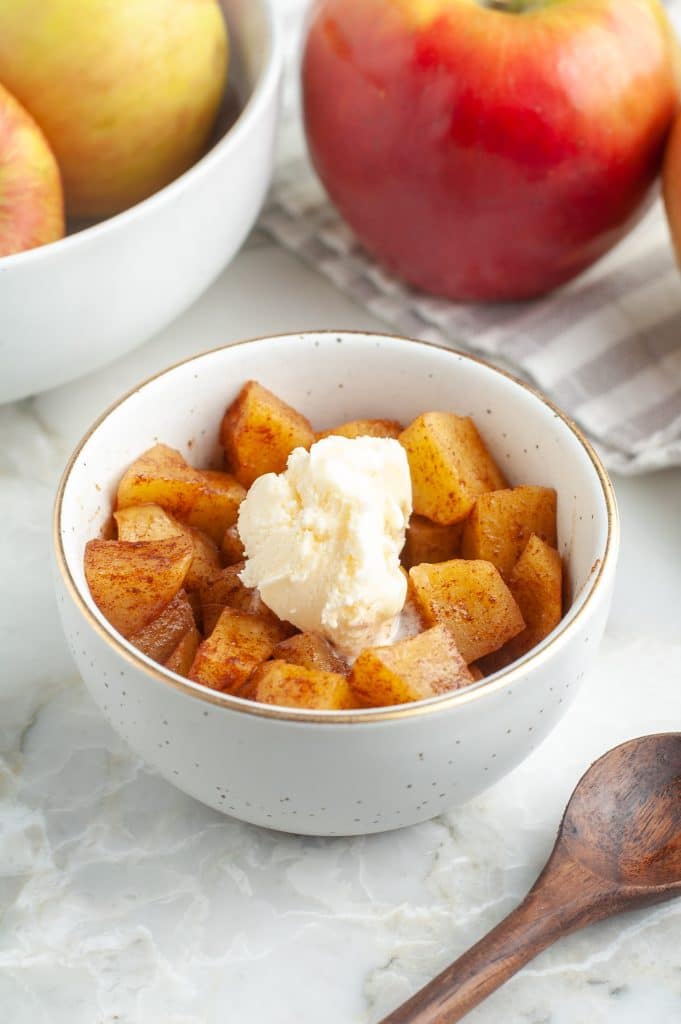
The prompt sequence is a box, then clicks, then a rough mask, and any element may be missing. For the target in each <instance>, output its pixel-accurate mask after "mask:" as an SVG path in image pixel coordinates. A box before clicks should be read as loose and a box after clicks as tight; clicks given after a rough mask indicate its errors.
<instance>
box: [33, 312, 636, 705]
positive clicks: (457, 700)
mask: <svg viewBox="0 0 681 1024" xmlns="http://www.w3.org/2000/svg"><path fill="white" fill-rule="evenodd" d="M319 335H324V336H327V335H333V336H338V335H343V336H348V335H349V336H362V337H371V338H385V339H389V340H391V341H397V342H404V343H405V344H410V345H425V346H426V347H428V348H435V349H438V350H439V351H441V352H446V353H448V354H449V355H452V356H453V357H457V358H459V359H465V360H467V361H468V362H471V363H477V364H478V365H480V366H484V367H485V368H486V369H488V370H491V371H492V372H493V373H497V374H499V375H500V376H501V377H505V378H506V379H507V380H510V381H512V383H514V384H517V385H518V386H519V387H521V388H523V390H525V391H527V392H528V393H529V394H531V395H532V396H533V397H534V398H536V399H538V400H539V401H540V402H541V403H542V404H543V405H545V406H546V407H547V408H548V409H550V410H551V412H552V413H553V414H554V415H555V416H557V417H558V419H560V420H561V421H562V422H563V423H564V424H565V426H566V427H567V428H568V430H570V431H571V433H572V434H573V435H574V436H575V437H576V438H577V440H578V441H579V443H580V445H581V446H582V448H583V449H584V451H585V452H586V454H587V456H588V457H589V460H590V462H591V464H592V465H593V467H594V469H595V471H596V474H597V476H598V479H599V482H600V485H601V489H602V492H603V497H604V499H605V506H606V510H607V536H606V542H605V550H604V552H603V557H602V558H601V559H600V562H599V565H598V568H597V569H596V571H595V573H594V575H593V577H592V579H591V580H590V582H589V583H588V584H587V586H588V587H589V590H588V593H587V594H586V596H585V597H584V600H583V602H582V604H581V605H580V607H579V608H578V609H577V611H576V612H575V613H574V615H573V616H572V618H569V619H568V618H567V617H566V619H564V620H563V623H561V624H560V625H559V626H557V627H556V630H555V631H554V633H553V634H552V635H551V636H550V637H549V639H548V640H547V641H545V642H544V643H543V644H540V645H539V646H538V647H537V648H536V649H535V650H534V651H530V652H529V653H528V654H526V655H525V656H524V657H523V658H522V659H520V660H519V661H517V662H514V663H512V664H511V665H509V666H508V667H507V668H504V669H501V670H500V671H499V672H496V673H494V674H493V675H491V676H489V677H488V678H487V679H481V680H480V681H479V682H477V683H472V684H471V685H470V686H466V687H464V688H463V689H461V690H454V691H453V692H452V693H448V694H443V695H442V696H439V697H430V698H428V699H427V700H422V701H413V702H412V703H409V704H397V705H393V706H392V707H389V708H358V709H353V710H352V711H304V710H298V709H293V708H285V707H279V706H278V705H274V704H258V703H256V702H255V701H249V700H244V699H242V698H240V697H233V696H231V695H230V694H227V693H222V692H221V691H219V690H211V689H210V688H209V687H207V686H203V685H202V684H201V683H195V682H193V681H192V680H191V679H186V678H185V677H184V676H179V675H177V674H176V673H174V672H170V671H169V670H168V669H166V668H164V667H163V666H161V665H159V664H158V663H157V662H154V661H152V660H151V659H150V658H147V657H146V656H145V655H143V654H142V653H141V652H140V651H137V650H136V649H135V648H134V647H133V646H132V645H131V644H129V643H128V642H127V641H126V640H125V639H124V638H123V637H121V636H119V634H117V633H116V632H115V631H114V630H113V627H112V626H110V625H109V624H108V623H106V625H104V621H105V620H103V621H102V622H100V620H99V619H98V618H97V617H96V616H95V614H94V613H93V611H92V610H91V609H90V608H89V606H88V605H87V603H86V601H85V600H84V598H83V595H82V594H81V591H80V589H79V587H78V586H77V584H76V582H75V580H74V579H73V576H72V575H71V570H70V569H69V566H68V564H67V560H66V555H65V552H64V546H63V542H62V529H61V515H62V505H63V499H64V492H65V490H66V484H67V482H68V479H69V476H70V475H71V470H72V469H73V466H74V465H75V462H76V460H77V459H78V457H79V455H80V453H81V452H82V450H83V448H84V447H85V445H86V444H87V443H88V441H89V440H90V438H91V437H92V435H93V434H94V433H95V431H96V430H97V429H98V428H99V427H100V426H101V424H102V423H103V422H104V421H105V420H106V419H107V418H108V417H109V416H110V415H111V413H112V412H114V410H115V409H117V408H118V407H119V406H121V405H122V404H123V403H124V402H126V401H127V400H128V398H130V397H131V396H132V395H134V394H136V393H137V392H139V391H142V390H143V389H144V388H145V387H147V385H149V384H151V383H153V381H155V380H158V378H159V377H163V376H164V375H165V374H167V373H172V372H173V371H174V370H176V369H177V368H178V367H179V366H184V365H185V364H187V363H192V362H194V361H195V360H198V359H202V358H204V357H205V356H207V355H210V354H211V353H213V352H222V351H224V350H225V349H229V348H236V347H240V346H241V345H251V344H253V343H255V342H261V341H277V340H281V339H284V338H292V337H305V336H312V337H316V336H319ZM52 528H53V542H54V550H55V554H56V562H57V568H58V570H59V574H60V576H61V578H62V580H63V582H64V585H65V586H66V589H67V590H68V592H69V594H70V595H71V598H72V600H73V602H74V604H75V605H76V606H77V608H78V609H79V611H80V612H81V614H82V615H83V616H84V618H85V619H86V620H87V622H88V624H89V625H90V626H91V627H92V629H94V630H95V632H96V633H98V634H99V636H100V637H101V638H102V639H103V640H104V641H105V642H106V643H107V644H109V646H111V647H112V648H113V649H114V651H115V652H116V654H118V655H119V656H120V657H122V658H124V659H125V660H126V661H128V662H130V663H131V665H133V666H134V667H135V668H137V669H142V670H143V671H144V672H145V674H146V675H148V676H150V677H152V678H153V679H155V680H156V681H157V682H161V683H162V685H164V686H173V687H175V689H177V690H180V691H181V692H183V693H185V694H187V695H189V696H192V697H196V698H198V699H199V700H202V701H205V702H206V703H209V704H213V705H216V706H218V707H221V708H224V709H229V710H231V711H238V712H241V713H244V714H249V715H256V716H258V717H261V718H270V719H277V720H279V721H286V722H314V723H317V724H327V725H346V724H360V723H376V722H386V721H397V720H401V719H406V718H411V717H414V716H417V715H427V714H432V713H435V712H438V711H444V710H447V709H449V708H451V707H454V706H456V705H460V704H468V703H470V702H471V701H474V700H477V699H478V698H479V697H483V696H485V695H486V694H488V693H493V692H496V691H497V690H499V689H501V688H502V687H505V686H509V685H511V684H513V683H515V682H517V681H518V680H519V679H520V678H521V677H522V676H523V675H524V674H525V672H526V670H527V669H528V668H530V667H534V666H536V665H537V664H539V663H540V662H545V661H546V660H547V659H548V658H550V657H551V655H552V654H553V653H554V652H555V648H556V646H557V645H559V644H562V643H566V642H567V639H568V638H569V635H570V633H571V632H572V631H573V629H574V626H575V624H576V623H577V622H578V621H579V619H581V617H582V616H583V615H584V614H585V612H586V610H587V607H588V605H589V603H590V602H591V600H592V599H593V597H594V594H595V593H596V590H597V588H598V585H599V583H600V581H601V579H602V578H603V576H604V574H605V571H606V568H609V566H610V562H611V560H612V559H613V558H614V557H615V556H616V554H617V548H618V545H619V514H618V511H617V500H616V498H615V492H614V488H613V486H612V483H611V481H610V478H609V477H608V474H607V473H606V471H605V468H604V466H603V464H602V463H601V460H600V459H599V457H598V455H597V454H596V452H595V451H594V449H593V447H592V445H591V444H590V442H589V441H588V440H587V439H586V437H585V436H584V434H583V433H582V431H581V430H580V428H579V427H578V426H577V425H576V423H574V422H573V421H572V420H571V419H570V418H569V417H568V416H566V415H565V413H564V412H563V411H562V410H561V409H559V408H558V407H557V406H556V405H554V404H553V402H551V401H549V399H548V398H546V397H545V396H544V395H542V394H541V392H539V391H538V390H537V389H536V388H534V387H532V386H531V385H530V384H527V383H526V382H525V381H523V380H520V379H519V378H518V377H515V376H514V375H513V374H511V373H508V372H506V371H505V370H500V369H499V368H498V367H496V366H492V365H491V364H490V363H487V362H485V360H484V359H479V358H478V357H477V356H472V355H470V354H469V353H467V352H462V351H460V350H458V349H454V348H449V347H447V346H445V345H438V344H436V343H434V342H431V341H423V340H420V339H414V338H406V337H403V336H401V335H396V334H389V333H387V332H383V333H380V332H376V331H346V330H341V331H330V330H322V331H302V332H300V334H297V333H295V332H286V333H284V334H268V335H263V336H261V337H256V338H246V339H243V340H242V341H235V342H231V343H230V344H228V345H221V346H219V347H218V348H213V349H207V350H205V351H203V352H200V353H197V354H195V355H193V356H189V357H188V358H187V359H181V360H179V361H178V362H177V363H173V364H172V365H171V366H168V367H166V368H165V369H163V370H160V371H159V372H158V373H155V374H152V376H150V377H148V378H147V379H146V380H144V381H143V382H142V383H141V384H137V385H136V386H135V387H133V388H130V390H129V391H127V392H126V393H125V394H124V395H122V397H121V398H119V399H118V400H117V401H115V402H114V403H113V404H112V405H110V406H109V407H108V408H107V409H106V410H105V411H104V412H103V413H102V415H101V416H99V417H98V418H97V419H96V420H95V422H94V423H93V424H92V426H91V427H90V429H89V430H88V431H87V432H86V433H85V434H84V436H83V437H82V438H81V440H80V442H79V443H78V444H77V446H76V448H75V450H74V452H73V454H72V455H71V458H70V459H69V461H68V463H67V465H66V468H65V469H64V472H63V474H62V477H61V480H60V482H59V487H58V490H57V496H56V499H55V505H54V515H53V523H52ZM568 614H569V612H568Z"/></svg>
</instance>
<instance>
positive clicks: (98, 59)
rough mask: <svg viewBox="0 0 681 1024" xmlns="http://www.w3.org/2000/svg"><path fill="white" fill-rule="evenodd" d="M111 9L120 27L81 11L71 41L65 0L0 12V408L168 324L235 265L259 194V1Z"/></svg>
mask: <svg viewBox="0 0 681 1024" xmlns="http://www.w3.org/2000/svg"><path fill="white" fill-rule="evenodd" d="M31 7H34V8H35V10H34V11H33V13H31ZM48 8H49V10H48ZM105 9H106V14H107V16H108V18H109V19H111V20H113V22H114V24H108V23H107V22H105V21H104V20H103V18H104V15H103V14H101V12H100V13H98V12H97V11H93V12H92V16H91V18H90V19H89V21H88V23H87V24H85V25H84V24H83V23H82V20H81V21H80V22H79V25H78V32H70V31H69V28H68V26H69V18H71V19H73V18H74V17H79V18H82V12H81V13H80V14H79V13H78V12H79V10H80V7H79V5H78V4H75V5H74V3H73V2H72V0H50V3H49V4H45V5H43V4H22V5H10V6H9V7H8V8H7V10H6V11H3V12H2V14H0V210H2V218H0V353H1V358H2V373H0V402H1V401H11V400H14V399H18V398H22V397H24V396H26V395H28V394H33V393H36V392H40V391H43V390H45V389H47V388H50V387H53V386H56V385H59V384H61V383H64V382H65V381H67V380H70V379H73V378H75V377H78V376H81V375H83V374H85V373H87V372H89V371H91V370H93V369H96V368H97V367H99V366H102V365H104V364H106V363H107V362H111V361H112V360H114V359H116V358H117V357H118V356H120V355H122V354H123V353H125V352H127V351H129V350H130V349H132V348H134V347H135V346H136V345H139V344H140V343H142V342H143V341H145V340H146V339H147V338H149V337H150V336H151V335H152V334H153V333H154V332H156V331H158V330H160V329H161V328H162V327H163V326H164V325H165V324H167V323H168V322H170V321H171V320H172V319H173V318H174V317H175V316H177V315H178V314H179V313H180V312H181V311H182V310H183V309H185V308H186V307H187V306H188V305H190V304H191V303H192V302H193V301H194V300H195V299H196V298H197V297H198V295H199V294H200V293H201V292H202V291H203V290H204V289H205V288H206V287H207V286H208V285H209V284H210V283H211V281H212V280H213V279H214V278H215V277H216V276H217V275H218V274H219V272H220V271H221V270H222V269H223V267H224V266H225V265H226V264H227V263H228V262H229V260H230V259H231V258H232V257H233V256H234V254H235V253H236V251H237V250H238V248H239V247H240V245H241V244H242V242H243V240H244V238H245V237H246V235H247V234H248V232H249V230H250V228H251V227H252V225H253V223H254V221H255V218H256V216H257V214H258V212H259V210H260V207H261V205H262V202H263V198H264V195H265V193H266V190H267V187H268V185H269V181H270V176H271V169H272V163H273V152H274V143H275V134H276V124H277V114H278V100H279V89H280V82H281V73H282V66H283V55H282V41H281V37H280V33H279V30H278V29H277V25H276V20H275V18H274V14H273V9H272V5H271V3H270V2H269V0H249V2H245V0H219V3H217V2H216V3H212V2H211V3H204V4H197V5H193V4H192V5H184V4H183V5H177V6H175V7H173V5H172V4H171V5H170V7H168V0H143V2H139V3H137V4H136V5H134V7H133V8H131V10H130V11H129V12H128V15H129V17H128V21H129V24H126V22H125V19H123V18H122V17H121V8H119V7H118V6H117V5H111V4H103V5H102V11H104V10H105ZM100 14H101V17H100ZM60 19H61V21H62V22H63V28H62V35H61V36H60V37H55V36H54V32H55V31H56V30H55V27H54V26H55V25H56V26H59V25H60V24H61V22H60ZM48 22H51V26H50V25H48ZM225 28H226V31H225ZM102 38H104V40H105V42H104V43H103V42H102ZM88 61H89V63H88ZM114 62H116V63H115V65H114ZM93 65H94V66H95V67H96V73H95V72H94V71H93ZM88 69H89V70H88ZM77 75H80V79H79V80H78V81H76V82H75V84H74V80H73V76H77ZM89 75H91V76H92V81H93V82H94V83H96V82H97V80H98V78H99V79H101V83H100V85H99V86H98V85H96V84H93V85H92V86H91V88H88V76H89ZM41 76H42V77H41ZM70 76H71V77H70ZM102 83H103V84H102ZM98 88H100V93H99V94H97V89H98ZM17 98H18V99H19V100H20V102H21V107H20V110H21V111H22V114H21V115H19V114H18V113H17V104H16V102H15V99H17ZM67 98H68V101H69V102H70V106H68V105H67ZM26 111H28V114H26ZM29 115H30V116H29ZM86 122H87V130H85V129H83V131H82V132H81V134H80V135H78V129H79V125H80V127H81V128H83V126H84V125H85V124H86ZM98 133H100V134H101V144H99V143H98ZM48 140H49V143H50V145H49V146H48ZM52 151H53V152H52ZM13 154H16V156H13ZM55 158H56V159H55ZM62 193H63V194H62ZM64 199H65V202H66V213H67V217H68V220H67V232H68V233H67V234H66V236H65V237H59V236H60V235H61V234H62V233H63V230H64V214H63V200H64ZM3 253H4V255H3Z"/></svg>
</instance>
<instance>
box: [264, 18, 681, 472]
mask: <svg viewBox="0 0 681 1024" xmlns="http://www.w3.org/2000/svg"><path fill="white" fill-rule="evenodd" d="M307 5H308V4H307V0H278V9H279V10H280V11H281V14H282V16H283V18H284V25H285V32H286V38H287V43H288V47H289V69H288V75H287V81H286V88H285V98H284V116H283V123H282V137H281V145H280V155H279V162H278V167H277V173H276V176H275V182H274V187H273V190H272V193H271V196H270V200H269V202H268V204H267V207H266V209H265V211H264V213H263V215H262V218H261V221H260V227H261V228H262V229H264V230H265V231H266V232H267V233H268V234H270V235H271V236H273V237H274V238H275V239H276V240H277V241H278V242H279V243H280V244H281V245H283V246H285V247H286V248H288V249H290V250H292V251H293V252H295V253H296V254H297V255H298V256H300V258H301V259H303V260H304V261H305V262H306V263H308V264H310V265H311V266H313V267H314V268H316V269H317V270H318V271H319V272H320V273H322V274H324V275H325V276H326V277H327V278H329V279H330V280H331V281H332V282H333V283H334V284H335V285H337V286H338V287H339V288H340V289H341V290H342V291H344V292H346V293H347V294H348V295H350V296H351V297H352V298H353V299H355V300H356V301H357V302H359V303H360V304H361V305H363V306H365V307H366V308H367V309H369V310H370V311H371V312H372V313H374V314H375V315H376V316H378V317H380V318H381V319H383V320H384V321H386V323H388V324H390V325H392V326H393V327H394V328H395V330H396V332H398V333H400V334H406V335H410V336H412V337H418V338H423V339H426V340H431V341H436V342H439V343H445V344H449V345H452V346H453V347H457V348H461V349H465V350H469V351H471V352H474V353H476V354H478V355H481V356H483V357H484V358H486V359H489V360H490V361H491V362H494V363H496V364H497V365H500V366H502V367H504V368H506V369H509V370H511V371H512V372H513V373H515V374H517V375H518V376H520V377H523V378H525V379H526V380H528V381H530V382H531V383H533V384H535V385H536V386H537V387H538V388H540V389H541V390H542V391H543V392H544V393H545V394H547V395H548V396H549V397H550V398H551V399H552V400H553V401H555V402H556V403H557V404H558V405H560V406H561V407H562V408H563V409H565V410H566V412H568V413H569V414H570V415H571V416H572V417H573V418H574V419H575V420H576V421H577V422H578V423H579V424H580V426H581V427H582V428H583V429H584V431H585V432H586V433H587V434H588V435H589V437H590V438H591V439H592V440H593V441H594V443H595V444H596V446H597V448H598V449H599V451H600V452H601V454H602V456H603V457H604V459H605V461H606V464H607V465H608V466H609V467H610V468H611V469H613V470H616V471H618V472H622V473H630V474H633V473H643V472H647V471H650V470H653V469H659V468H661V467H665V466H673V465H681V274H680V273H679V271H678V270H677V268H676V265H675V262H674V256H673V252H672V248H671V243H670V240H669V234H668V230H667V226H666V223H665V219H664V213H663V210H662V206H661V203H660V201H659V200H657V201H656V202H655V204H654V205H653V207H652V208H651V210H650V211H649V212H648V213H647V215H646V216H645V218H644V219H643V221H642V222H641V223H640V224H639V225H638V227H637V228H636V229H635V230H634V231H633V232H632V233H631V234H630V235H629V236H628V237H627V238H626V239H625V240H624V241H623V242H621V243H620V244H619V245H618V246H617V247H616V248H615V249H614V250H613V251H612V252H611V253H610V254H608V255H607V256H606V257H605V258H604V259H603V260H601V261H600V262H599V263H598V264H597V265H596V266H595V267H592V268H591V269H590V270H589V271H587V272H586V273H585V274H583V275H581V276H580V277H579V278H577V279H576V280H575V281H573V282H572V283H571V284H570V285H568V286H566V287H563V288H561V289H559V290H558V291H556V292H554V293H553V294H552V295H550V296H549V297H547V298H543V299H539V300H535V301H533V302H528V303H521V304H509V305H492V306H479V305H465V304H456V303H452V302H447V301H442V300H439V299H435V298H432V297H430V296H427V295H424V294H421V293H419V292H416V291H414V290H413V289H410V288H407V287H405V286H404V285H402V284H400V282H398V281H397V280H395V279H394V278H392V277H391V276H390V275H388V274H387V273H386V272H385V271H383V270H382V269H381V268H380V267H379V266H377V264H375V263H374V262H373V261H372V260H371V259H370V257H369V256H368V255H367V254H366V253H365V252H364V251H363V250H362V249H361V247H360V246H359V245H358V244H357V242H356V241H355V240H354V238H353V236H352V234H351V232H350V231H349V229H348V228H347V227H346V226H345V224H344V223H343V222H342V221H341V220H340V218H339V217H338V215H337V213H336V212H335V210H334V209H333V207H332V206H331V205H330V203H329V202H328V201H327V199H326V196H325V194H324V192H323V190H322V188H321V186H320V184H319V182H318V180H317V179H316V177H315V175H314V172H313V170H312V168H311V166H310V164H309V162H308V160H307V156H306V151H305V143H304V138H303V133H302V126H301V118H300V109H299V101H298V89H297V82H298V75H297V67H298V54H299V48H300V38H301V32H302V26H303V22H304V11H305V8H306V7H307ZM667 6H668V8H669V9H670V13H671V15H672V17H673V18H674V20H675V21H676V24H677V28H678V27H680V26H681V0H669V2H668V4H667ZM339 326H342V325H339Z"/></svg>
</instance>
